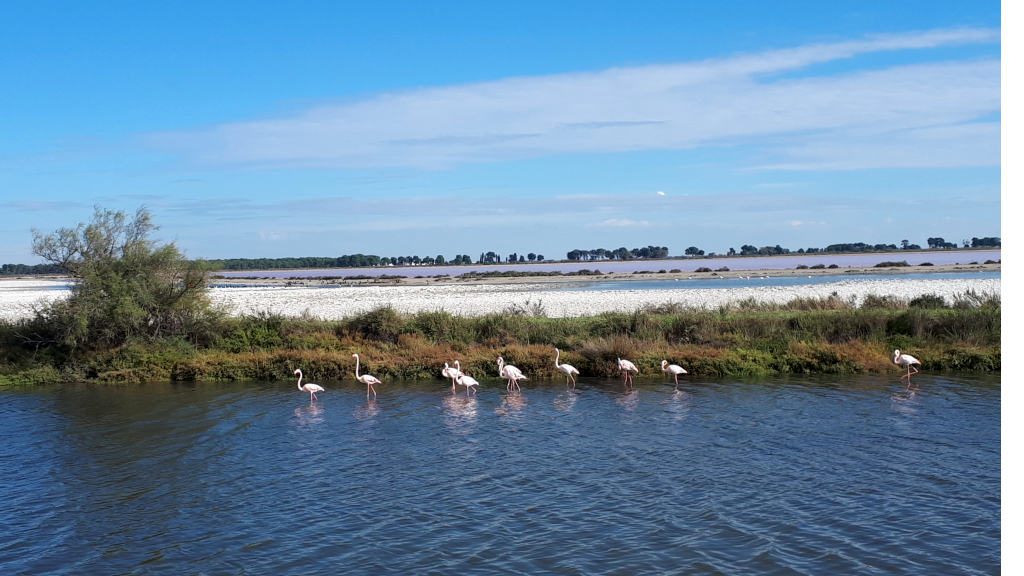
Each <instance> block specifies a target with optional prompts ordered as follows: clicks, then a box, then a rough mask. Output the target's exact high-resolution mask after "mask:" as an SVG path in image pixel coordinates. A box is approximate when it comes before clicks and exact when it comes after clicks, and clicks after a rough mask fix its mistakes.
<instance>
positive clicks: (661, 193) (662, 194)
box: [656, 190, 665, 196]
mask: <svg viewBox="0 0 1024 576" xmlns="http://www.w3.org/2000/svg"><path fill="white" fill-rule="evenodd" d="M656 194H657V195H658V196H664V195H665V193H664V192H663V191H661V190H658V191H657V192H656Z"/></svg>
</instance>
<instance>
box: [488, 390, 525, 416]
mask: <svg viewBox="0 0 1024 576" xmlns="http://www.w3.org/2000/svg"><path fill="white" fill-rule="evenodd" d="M523 408H526V396H523V394H522V393H521V392H509V393H507V394H505V395H504V396H502V397H501V405H500V406H498V407H497V408H495V409H494V413H495V414H498V415H501V416H516V415H519V413H521V412H522V411H523Z"/></svg>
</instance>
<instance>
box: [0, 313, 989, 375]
mask: <svg viewBox="0 0 1024 576" xmlns="http://www.w3.org/2000/svg"><path fill="white" fill-rule="evenodd" d="M31 328H32V326H31V323H30V322H22V323H13V324H12V323H8V324H2V325H0V338H2V339H0V342H2V343H3V345H2V348H0V384H3V385H19V384H34V383H53V382H71V381H96V382H141V381H153V380H174V381H225V380H281V379H287V378H290V377H291V373H292V371H293V370H294V369H295V368H300V367H301V368H302V369H303V370H304V372H305V373H306V374H307V376H308V377H311V378H316V379H320V380H328V381H329V380H341V379H352V369H353V360H352V357H351V355H352V353H353V352H358V353H360V355H361V357H362V358H363V362H364V365H365V366H366V368H367V369H368V370H369V371H371V372H372V373H373V374H375V375H376V376H378V377H380V378H382V379H384V380H388V379H427V378H438V377H439V376H438V372H439V370H440V367H441V366H442V364H443V363H444V362H451V361H453V360H454V359H459V360H461V362H462V365H463V368H464V369H465V370H466V371H467V372H468V373H469V374H471V375H473V376H474V377H476V378H477V379H481V380H482V379H484V378H488V377H493V378H496V368H495V358H496V357H497V356H498V355H501V356H504V357H505V359H506V360H507V361H508V362H510V363H513V364H515V365H517V366H518V367H520V368H521V369H523V370H524V371H525V372H526V373H527V374H528V375H529V376H530V377H531V380H533V381H537V380H546V379H555V378H559V377H560V376H559V374H558V373H556V371H555V369H554V363H553V359H554V350H553V349H554V348H555V347H558V348H560V349H561V350H562V361H563V362H568V363H571V364H573V365H574V366H576V367H577V368H578V369H579V370H580V371H581V372H582V374H584V375H588V376H607V377H614V376H616V375H617V373H616V369H615V359H616V357H623V358H629V359H631V360H633V361H634V362H635V363H636V364H637V365H638V366H639V367H640V369H641V371H642V372H643V373H644V374H649V375H655V374H658V373H659V365H660V362H661V360H662V359H668V360H669V361H671V362H673V363H677V364H680V365H682V366H683V367H685V368H686V369H687V370H689V371H690V372H691V373H692V374H694V375H697V376H699V377H721V376H757V375H771V374H821V373H825V374H854V373H886V372H895V371H896V368H895V367H894V366H893V365H892V364H891V362H890V358H891V354H892V350H893V349H894V348H900V349H902V350H905V351H908V352H910V353H912V354H914V355H915V356H917V357H918V358H920V359H922V361H923V362H924V369H925V370H927V371H987V372H991V371H998V370H999V369H1000V331H1001V326H1000V303H999V301H998V299H996V298H991V297H978V296H974V295H971V294H967V295H965V296H964V297H962V298H959V299H958V300H957V302H955V303H952V304H949V303H946V302H943V301H942V299H941V298H937V297H930V296H924V297H919V298H916V299H915V300H913V301H910V302H903V301H899V300H895V299H888V298H874V297H869V298H868V299H867V300H866V301H865V302H863V303H862V304H861V306H859V307H858V306H853V305H852V304H851V303H849V302H846V301H843V300H841V299H839V298H836V297H832V298H824V299H805V300H795V301H793V302H790V303H788V304H785V305H768V304H763V303H756V302H743V303H740V304H737V305H733V306H728V307H723V308H719V309H715V310H699V309H684V308H678V307H672V306H669V307H661V308H656V309H647V310H637V311H635V312H632V313H606V314H599V315H595V316H589V317H582V318H547V317H545V316H544V315H543V309H541V308H540V307H534V308H532V309H527V308H522V307H520V308H515V309H509V310H506V311H505V312H504V313H501V314H492V315H488V316H480V317H460V316H453V315H451V314H449V313H446V312H424V313H419V314H408V315H407V314H399V313H397V312H395V311H394V310H392V309H389V308H381V309H377V310H374V311H371V312H368V313H365V314H361V315H358V316H354V317H351V318H348V319H346V320H342V321H322V320H316V319H287V318H283V317H281V316H277V315H273V314H259V315H254V316H246V317H239V318H224V319H222V320H220V321H218V322H217V323H215V324H214V325H211V327H210V328H209V330H207V331H206V332H204V333H202V334H200V335H198V336H195V335H194V336H193V339H192V340H185V339H182V338H162V339H152V338H149V339H139V340H133V341H130V342H129V343H128V344H125V345H123V346H118V347H115V348H106V349H103V348H95V349H82V348H79V349H76V350H66V349H62V348H59V347H53V346H45V345H40V344H39V343H38V342H33V341H32V340H31Z"/></svg>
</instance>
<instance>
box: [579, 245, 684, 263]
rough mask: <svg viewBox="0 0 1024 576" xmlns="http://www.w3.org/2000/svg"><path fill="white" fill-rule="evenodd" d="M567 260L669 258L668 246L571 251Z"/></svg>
mask: <svg viewBox="0 0 1024 576" xmlns="http://www.w3.org/2000/svg"><path fill="white" fill-rule="evenodd" d="M565 257H566V259H567V260H573V261H577V260H633V259H641V258H668V247H667V246H647V247H645V248H632V249H629V250H627V249H626V248H625V247H622V248H616V249H614V250H608V249H606V248H594V249H592V250H570V251H569V252H568V253H567V254H566V255H565Z"/></svg>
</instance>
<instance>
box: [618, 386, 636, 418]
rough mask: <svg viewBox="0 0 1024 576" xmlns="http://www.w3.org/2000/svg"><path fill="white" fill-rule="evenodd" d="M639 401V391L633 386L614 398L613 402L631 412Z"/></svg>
mask: <svg viewBox="0 0 1024 576" xmlns="http://www.w3.org/2000/svg"><path fill="white" fill-rule="evenodd" d="M639 402H640V392H639V391H638V390H637V389H636V388H633V389H632V390H628V391H626V392H624V393H623V394H622V395H620V396H619V397H618V398H616V399H615V403H616V404H618V405H619V406H622V407H623V408H625V409H626V411H627V412H633V411H634V410H636V407H637V404H639Z"/></svg>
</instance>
